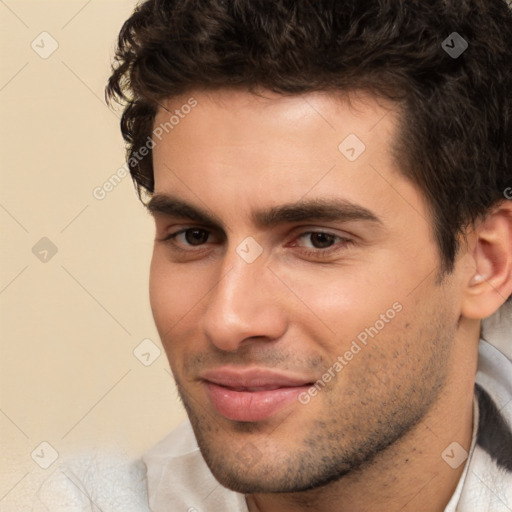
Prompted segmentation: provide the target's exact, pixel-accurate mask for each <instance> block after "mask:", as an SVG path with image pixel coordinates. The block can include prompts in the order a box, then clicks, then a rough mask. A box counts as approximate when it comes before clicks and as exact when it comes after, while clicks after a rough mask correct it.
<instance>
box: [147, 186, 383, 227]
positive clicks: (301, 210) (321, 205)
mask: <svg viewBox="0 0 512 512" xmlns="http://www.w3.org/2000/svg"><path fill="white" fill-rule="evenodd" d="M146 208H147V209H148V211H149V212H150V213H151V214H152V215H154V214H162V215H167V216H169V217H177V218H180V219H187V220H190V221H194V222H198V223H200V224H203V225H206V226H208V227H211V228H219V227H221V228H222V227H224V225H223V222H222V221H221V220H220V219H219V218H218V217H217V216H216V215H214V214H212V213H210V212H208V211H207V210H206V209H203V208H198V207H196V206H193V205H191V204H189V203H187V202H185V201H183V200H181V199H178V198H176V197H173V196H169V195H166V194H155V195H154V196H153V197H152V198H151V200H150V201H149V203H148V204H147V205H146ZM251 220H252V222H253V223H254V224H255V225H256V226H258V227H262V228H264V227H265V228H270V227H275V226H278V225H280V224H286V223H293V222H303V221H313V220H315V221H338V222H349V221H367V222H371V223H375V224H382V221H381V220H380V219H379V217H378V216H377V215H376V214H375V213H373V212H372V211H371V210H368V209H367V208H365V207H363V206H360V205H357V204H354V203H352V202H351V201H348V200H346V199H311V200H301V201H297V202H295V203H287V204H283V205H279V206H272V207H270V208H268V209H264V210H257V211H255V212H253V213H252V214H251Z"/></svg>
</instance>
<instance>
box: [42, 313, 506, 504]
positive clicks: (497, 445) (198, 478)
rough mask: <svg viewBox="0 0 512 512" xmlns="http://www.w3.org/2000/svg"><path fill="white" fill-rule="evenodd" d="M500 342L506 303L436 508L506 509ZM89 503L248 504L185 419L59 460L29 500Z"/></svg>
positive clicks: (485, 347)
mask: <svg viewBox="0 0 512 512" xmlns="http://www.w3.org/2000/svg"><path fill="white" fill-rule="evenodd" d="M506 343H508V347H510V346H511V345H512V304H506V305H504V306H503V307H502V308H501V309H500V310H499V311H498V312H497V313H496V314H495V315H493V317H491V318H489V319H487V320H485V321H484V322H483V326H482V337H481V340H480V344H479V357H478V371H477V375H476V384H475V394H474V408H473V414H474V421H473V436H472V442H471V447H470V450H469V454H468V458H467V460H466V462H465V467H464V471H463V473H462V475H461V478H460V480H459V483H458V485H457V488H456V490H455V492H454V494H453V496H452V497H451V499H450V501H449V503H448V504H447V506H446V507H445V509H444V511H443V512H512V357H510V356H509V357H510V358H509V357H507V356H506V355H505V354H504V353H502V352H501V351H500V350H499V349H498V348H497V347H505V346H506V345H505V344H506ZM509 353H510V352H509ZM453 453H454V452H451V453H450V455H452V454H453ZM440 457H441V454H440ZM445 460H446V459H445ZM442 463H444V462H442ZM95 507H96V508H95ZM96 510H102V511H105V512H106V511H108V512H248V508H247V504H246V501H245V497H244V495H242V494H239V493H236V492H233V491H230V490H228V489H226V488H225V487H223V486H222V485H220V484H219V483H218V482H217V480H215V478H214V476H213V475H212V473H211V472H210V470H209V468H208V466H207V465H206V462H205V461H204V459H203V457H202V455H201V452H200V451H199V448H198V446H197V442H196V439H195V436H194V433H193V431H192V427H191V425H190V422H189V421H188V420H186V421H185V422H183V423H182V424H181V425H179V426H178V428H176V429H175V430H174V431H172V432H171V433H170V434H168V435H167V436H166V437H165V438H163V439H162V440H161V441H159V442H158V443H157V444H156V445H155V446H153V447H152V448H151V449H150V450H148V451H147V452H146V453H145V454H144V455H143V456H142V457H141V458H140V459H137V460H135V461H129V460H124V459H121V458H116V457H115V456H103V457H101V456H99V457H97V456H96V457H92V458H91V457H89V458H87V457H86V458H75V459H74V460H71V461H68V462H67V463H65V464H63V465H61V466H59V468H58V469H57V470H56V471H55V472H54V475H53V476H52V478H50V479H48V480H47V481H46V482H45V484H44V485H43V486H42V488H41V489H40V491H39V493H38V496H37V499H36V503H35V506H34V508H33V511H34V512H48V511H49V512H85V511H96Z"/></svg>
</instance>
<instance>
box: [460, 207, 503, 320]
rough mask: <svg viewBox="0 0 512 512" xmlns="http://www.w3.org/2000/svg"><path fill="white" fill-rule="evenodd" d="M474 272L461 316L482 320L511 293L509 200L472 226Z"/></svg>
mask: <svg viewBox="0 0 512 512" xmlns="http://www.w3.org/2000/svg"><path fill="white" fill-rule="evenodd" d="M474 235H475V243H474V249H473V254H472V265H473V266H474V268H473V269H472V271H473V273H472V275H471V277H470V279H469V281H468V283H467V286H466V289H465V294H464V300H463V307H462V314H463V315H464V316H466V317H467V318H473V319H484V318H487V317H489V316H491V315H492V314H493V313H495V312H496V311H497V310H498V309H499V308H500V307H501V306H502V304H503V303H504V302H505V301H506V300H507V298H508V297H509V296H510V295H511V294H512V201H505V202H502V203H501V204H500V205H498V206H497V207H496V208H495V209H493V211H492V212H491V213H489V215H488V216H487V217H486V218H485V219H484V220H482V221H480V222H479V223H478V225H477V226H476V227H475V232H474Z"/></svg>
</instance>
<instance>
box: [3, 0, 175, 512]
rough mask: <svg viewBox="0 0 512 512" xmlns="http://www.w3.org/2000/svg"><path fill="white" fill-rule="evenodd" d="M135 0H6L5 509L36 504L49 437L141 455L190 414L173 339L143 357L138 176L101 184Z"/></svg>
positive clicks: (146, 257) (71, 447) (146, 322)
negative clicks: (115, 74)
mask: <svg viewBox="0 0 512 512" xmlns="http://www.w3.org/2000/svg"><path fill="white" fill-rule="evenodd" d="M134 6H135V1H133V0H117V1H115V0H110V1H108V0H89V1H87V0H80V1H78V0H77V1H75V0H60V1H44V0H37V1H23V0H5V1H0V45H1V47H2V54H1V55H2V57H1V59H0V119H1V127H0V130H1V133H0V157H1V159H0V169H1V180H2V185H1V187H0V230H1V244H2V245H1V247H2V250H1V256H0V258H1V260H0V325H1V338H0V339H1V341H0V343H1V345H0V347H1V348H0V350H1V354H0V393H1V394H0V450H1V456H0V461H1V467H0V511H1V512H20V511H21V512H25V511H29V510H31V500H32V496H33V494H34V492H35V491H36V490H37V488H38V486H39V485H40V483H41V482H42V481H43V480H44V478H45V477H47V476H48V475H49V473H50V472H51V471H52V470H53V469H54V468H55V467H56V463H54V464H53V465H52V466H50V467H49V468H48V469H43V468H41V467H40V465H39V464H43V465H44V463H45V462H47V461H48V460H51V459H50V457H51V449H49V448H48V446H46V445H43V446H42V447H40V443H42V442H46V443H49V444H50V445H51V446H52V447H53V448H54V449H55V450H56V451H57V452H58V454H59V459H58V460H63V458H65V457H66V456H68V455H70V454H71V453H73V452H75V451H76V450H78V449H82V448H83V447H95V448H97V447H107V446H108V447H113V448H115V449H118V450H121V451H123V452H125V453H127V454H139V453H140V452H142V451H143V450H145V449H146V448H148V447H149V446H151V445H152V444H154V443H155V442H156V441H157V440H159V439H160V438H161V437H163V436H164V435H165V434H166V433H167V432H168V431H169V430H170V429H171V428H173V427H174V426H175V425H176V424H178V423H179V422H180V421H181V420H182V419H183V418H184V413H183V411H182V408H181V405H180V404H179V403H178V401H177V396H176V391H175V388H174V384H173V381H172V378H171V376H170V373H169V370H168V363H167V360H166V359H165V355H164V353H163V351H162V352H161V354H160V356H159V357H157V358H156V359H155V360H154V362H152V364H151V365H149V366H145V365H144V364H143V363H142V362H141V361H140V360H139V359H137V358H136V357H135V355H134V349H136V347H137V346H138V345H139V344H140V343H141V342H142V341H143V340H144V339H150V340H152V342H146V344H147V345H144V346H143V347H142V348H143V350H142V351H141V352H142V353H143V354H148V353H149V354H150V355H144V356H142V359H143V360H144V361H145V362H146V363H147V362H148V361H147V360H148V359H149V360H150V361H152V360H153V358H154V357H155V356H156V355H158V351H157V348H156V347H159V348H160V349H161V345H160V342H159V340H158V335H157V332H156V329H155V327H154V325H153V319H152V316H151V310H150V308H149V300H148V269H149V262H150V256H151V248H152V237H153V225H152V221H151V218H150V217H149V216H148V215H147V214H146V213H145V211H144V209H143V207H142V205H140V203H139V202H138V199H137V197H136V194H135V191H134V189H133V185H132V182H131V179H130V178H129V177H126V178H124V179H123V180H122V181H121V183H119V185H117V186H116V187H115V188H114V189H113V190H112V191H110V192H109V193H107V194H106V197H105V198H104V199H103V200H98V199H96V198H95V197H94V196H93V190H94V189H95V187H98V186H102V184H103V183H104V182H105V181H107V180H108V179H109V178H110V177H111V176H112V174H115V173H116V171H117V170H118V169H119V168H120V167H121V166H122V165H123V163H124V150H123V141H122V139H121V135H120V131H119V120H118V115H119V113H117V114H116V113H114V112H112V111H111V110H109V109H108V108H107V107H106V105H105V104H104V101H103V89H104V85H105V82H106V79H107V77H108V75H109V71H110V69H109V66H110V59H111V56H112V55H113V48H114V42H115V40H116V37H117V34H118V32H119V29H120V27H121V25H122V23H123V21H124V20H125V19H126V18H127V17H128V16H129V15H130V13H131V11H132V9H133V7H134ZM44 31H45V32H48V33H49V34H50V35H51V38H53V39H54V40H56V42H57V43H58V49H57V50H56V51H55V52H54V53H52V54H51V55H50V56H47V55H46V54H45V52H49V51H50V50H51V49H52V44H53V45H55V43H53V42H52V39H51V38H50V36H47V35H43V36H40V34H41V33H42V32H44ZM33 41H34V46H35V48H36V49H37V51H38V52H39V53H40V54H42V55H43V56H47V58H45V59H44V58H42V57H41V56H40V54H39V53H37V52H36V51H35V50H34V49H33V48H32V47H31V44H32V42H33ZM43 237H47V238H48V239H50V240H51V242H52V243H53V244H54V245H55V246H56V247H57V251H58V252H57V253H56V254H55V255H54V256H53V257H52V256H51V252H48V253H47V254H46V253H44V250H45V248H47V247H46V246H45V245H44V243H43V245H42V246H41V247H40V248H39V250H38V251H36V252H38V254H33V252H32V248H33V246H34V245H35V244H36V243H37V242H38V241H39V240H40V239H41V238H43ZM45 258H46V261H41V259H43V260H44V259H45ZM153 343H154V345H153ZM148 347H149V349H148ZM148 350H149V351H148ZM34 450H35V452H34ZM33 452H34V455H33V456H34V458H35V460H36V461H37V462H38V463H39V464H38V463H37V462H35V460H33V458H32V456H31V454H32V453H33Z"/></svg>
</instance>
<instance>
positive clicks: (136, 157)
mask: <svg viewBox="0 0 512 512" xmlns="http://www.w3.org/2000/svg"><path fill="white" fill-rule="evenodd" d="M453 32H457V33H458V34H460V36H461V37H462V39H463V40H464V41H466V42H467V43H468V47H467V49H466V50H465V51H463V52H462V53H461V54H460V55H458V56H457V57H455V56H454V54H453V53H452V54H451V55H450V49H453V48H454V47H455V49H460V48H462V47H461V46H460V44H461V39H457V37H458V36H453V35H452V33H453ZM454 37H455V38H456V39H454ZM446 39H448V47H447V46H446V43H443V41H445V40H446ZM511 41H512V16H511V13H510V10H509V9H508V7H507V5H506V3H505V2H504V1H503V0H462V1H460V0H458V1H455V0H453V1H451V0H450V1H446V0H439V1H432V2H429V3H425V2H416V1H414V2H402V1H393V2H392V1H387V0H380V1H374V2H367V1H360V0H354V1H343V2H341V1H340V2H337V1H335V2H332V1H329V2H327V1H323V0H319V1H315V2H308V1H276V2H269V1H260V0H258V1H254V0H237V1H233V2H224V1H220V0H219V1H217V0H213V1H212V0H209V1H202V0H177V1H164V0H149V1H146V2H144V3H142V4H140V5H139V7H138V8H137V9H136V11H135V12H134V14H133V15H132V17H131V18H130V19H129V20H128V21H127V22H126V23H125V25H124V26H123V29H122V31H121V34H120V36H119V44H118V49H117V54H116V64H115V66H114V70H113V73H112V76H111V78H110V80H109V84H108V88H107V93H108V96H109V98H114V97H117V98H118V99H119V100H120V101H124V102H126V105H125V110H124V114H123V118H122V131H123V135H124V137H125V140H126V141H127V143H128V155H127V157H128V165H129V167H130V171H131V174H132V177H133V179H134V182H135V184H136V186H137V190H138V192H139V195H140V197H141V199H142V198H144V199H145V202H146V204H147V206H148V208H149V210H150V211H151V212H152V213H153V215H154V217H155V222H156V232H157V233H156V240H155V249H154V255H153V260H152V267H151V283H150V292H151V304H152V308H153V313H154V317H155V322H156V325H157V328H158V330H159V333H160V335H161V338H162V343H163V345H164V348H165V350H166V352H167V356H168V358H169V362H170V365H171V368H172V370H173V374H174V376H175V379H176V381H177V384H178V388H179V391H180V395H181V397H182V399H183V403H184V405H185V407H186V409H187V412H188V414H189V417H190V419H191V422H192V425H193V427H194V431H195V434H196V437H197V439H198V442H199V445H200V448H201V450H202V453H203V455H204V457H205V460H206V462H207V463H208V464H209V466H210V468H211V469H212V471H213V473H214V475H215V476H216V477H217V478H218V479H219V481H221V483H223V484H224V485H226V486H228V487H231V488H233V489H236V490H239V491H242V492H272V491H273V492H290V491H297V490H304V489H309V488H313V487H317V486H320V485H324V484H325V483H327V482H329V481H332V480H334V479H337V478H340V477H341V476H342V475H344V474H346V473H349V472H352V471H355V470H357V469H358V468H360V467H361V466H363V465H364V464H367V463H369V462H370V461H371V460H372V459H373V458H375V457H376V456H377V455H378V454H379V453H380V452H382V451H383V450H385V449H387V448H388V447H389V446H392V445H393V443H396V442H397V441H398V440H399V439H401V438H402V437H403V436H404V435H406V433H407V432H408V431H410V430H411V429H412V428H413V427H414V426H415V425H416V424H417V423H418V422H419V421H421V419H422V418H423V417H424V416H425V414H426V413H427V412H428V410H429V408H430V407H431V406H432V404H434V403H435V402H436V400H437V399H438V397H439V396H440V395H441V394H442V393H443V392H444V391H445V388H446V386H447V383H449V382H451V381H453V379H454V377H455V375H456V374H457V372H461V371H463V370H461V369H460V365H457V364H456V362H457V360H460V357H462V355H463V354H464V353H465V352H464V350H466V351H470V352H471V351H472V353H473V354H474V357H475V358H476V344H475V343H474V341H475V340H474V339H473V343H470V342H469V341H466V343H467V346H464V339H463V338H464V336H461V332H463V333H464V334H465V335H467V334H468V333H471V334H472V335H475V333H477V328H478V325H479V324H478V323H479V321H480V319H482V318H485V317H486V316H489V315H490V314H492V313H493V312H494V311H496V310H497V309H498V308H499V307H500V305H501V304H502V303H503V302H504V301H505V300H506V299H507V297H509V296H510V293H511V290H512V282H511V281H512V279H511V277H510V267H511V259H512V256H511V254H510V253H511V245H512V235H511V228H510V225H511V223H512V220H511V219H512V213H511V211H512V210H511V208H510V202H509V201H508V199H509V198H507V195H512V172H511V167H512V94H511V92H512V73H511V71H510V70H511V69H512V54H511V53H510V52H509V51H508V48H509V47H510V43H511ZM142 148H146V150H145V151H142V150H141V149H142ZM148 148H149V150H148ZM480 275H483V276H484V279H481V278H477V277H476V276H480ZM465 369H466V372H467V374H468V378H469V374H470V373H471V371H472V367H471V364H469V363H468V366H467V367H466V368H465ZM258 372H259V373H258ZM458 376H459V377H460V375H458ZM471 377H472V376H471ZM244 379H245V380H244ZM272 379H274V380H277V381H279V382H280V384H283V386H281V387H282V388H283V391H282V393H281V395H280V396H279V398H278V399H276V397H275V394H274V396H272V397H271V396H270V394H272V393H271V392H270V391H268V390H267V391H258V390H256V391H254V389H255V388H258V389H259V388H265V387H266V386H267V387H268V384H269V381H272ZM235 381H236V382H235ZM242 381H244V382H245V385H244V382H242ZM284 384H286V385H284ZM312 386H313V387H312ZM233 388H236V389H233ZM240 388H244V391H243V392H240ZM249 388H250V389H249ZM237 389H238V391H237ZM313 389H315V390H316V391H312V390H313ZM226 390H227V391H226ZM251 390H252V391H251ZM251 393H254V395H253V397H251V396H250V395H251ZM265 393H270V394H269V395H268V396H267V395H265ZM242 395H243V396H242ZM290 397H292V398H293V400H290ZM252 399H253V403H254V406H253V407H245V405H244V404H246V403H247V401H251V400H252ZM237 400H239V402H237V403H239V404H240V407H239V408H237V407H236V406H233V403H234V401H235V402H236V401H237ZM297 425H300V427H301V428H300V429H299V428H297ZM227 445H228V446H231V447H234V448H233V449H230V450H226V446H227ZM248 453H249V454H250V455H249V458H250V459H251V460H250V464H248V463H247V454H248ZM244 454H245V463H242V462H241V461H244Z"/></svg>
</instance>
